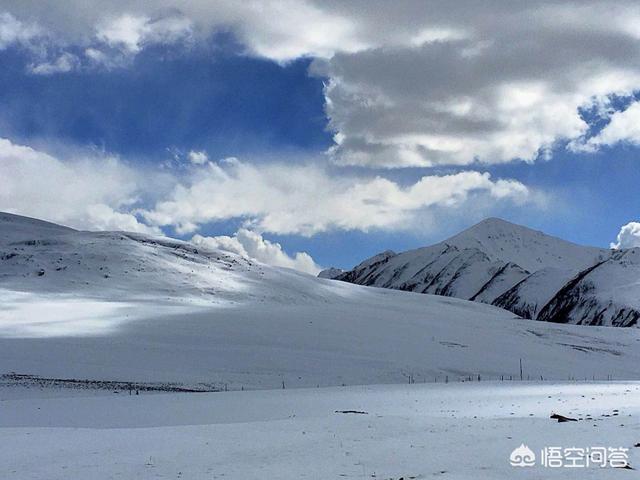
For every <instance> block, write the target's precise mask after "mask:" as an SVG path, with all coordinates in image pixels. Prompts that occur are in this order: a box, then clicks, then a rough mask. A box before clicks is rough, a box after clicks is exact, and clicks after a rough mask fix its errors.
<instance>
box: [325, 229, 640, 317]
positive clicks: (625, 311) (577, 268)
mask: <svg viewBox="0 0 640 480" xmlns="http://www.w3.org/2000/svg"><path fill="white" fill-rule="evenodd" d="M612 255H613V254H612V252H611V251H610V250H606V249H600V248H594V247H583V246H580V245H576V244H573V243H570V242H566V241H564V240H561V239H558V238H555V237H552V236H549V235H545V234H544V233H542V232H538V231H535V230H531V229H529V228H526V227H522V226H519V225H515V224H512V223H509V222H506V221H504V220H500V219H495V218H490V219H487V220H484V221H482V222H480V223H478V224H477V225H474V226H473V227H471V228H469V229H467V230H465V231H463V232H461V233H459V234H457V235H455V236H453V237H451V238H449V239H447V240H445V241H443V242H440V243H438V244H436V245H433V246H430V247H423V248H419V249H416V250H410V251H407V252H403V253H400V254H395V253H393V252H391V253H390V252H384V253H383V254H379V255H376V256H374V257H372V258H371V259H368V260H365V261H364V262H363V263H361V264H360V265H358V266H356V267H355V268H354V269H353V270H351V271H348V272H345V273H343V274H342V275H339V276H338V277H336V279H337V280H342V281H346V282H351V283H357V284H360V285H369V286H377V287H383V288H392V289H398V290H408V291H412V292H418V293H432V294H435V295H444V296H452V297H457V298H464V299H468V300H472V301H477V302H483V303H491V304H493V305H495V306H499V307H501V308H504V309H507V310H509V311H511V312H514V313H516V314H517V315H520V316H522V317H524V318H530V319H539V320H547V321H553V322H555V323H575V324H586V325H613V326H632V325H635V324H637V323H638V317H639V316H640V309H639V308H638V306H637V305H636V302H635V298H636V297H637V296H638V295H635V292H637V293H639V294H640V287H638V284H637V280H638V279H640V272H638V271H637V270H636V269H635V266H630V264H629V261H626V263H624V266H623V264H621V263H620V262H621V260H616V258H618V257H617V256H616V255H618V256H619V254H615V255H613V256H612ZM623 256H624V255H623ZM620 258H622V257H620ZM602 262H605V263H602ZM600 264H602V267H600V268H599V269H598V270H597V273H595V272H594V273H593V274H592V275H591V276H590V277H589V279H588V280H585V281H584V282H582V283H579V285H578V288H580V289H581V291H582V292H583V293H582V294H578V293H576V291H575V290H570V289H568V288H566V286H567V285H569V283H570V282H571V281H572V280H573V279H574V278H575V277H576V276H578V275H579V274H580V273H581V272H583V271H585V270H588V269H591V268H592V267H594V266H596V265H600ZM623 272H624V273H623ZM596 274H597V275H598V278H597V280H591V278H592V277H593V276H594V275H596ZM621 275H622V276H623V277H624V278H625V280H624V285H618V284H617V283H616V282H618V280H619V279H620V278H622V277H621ZM585 282H589V283H588V284H585ZM614 286H616V287H615V288H614ZM618 287H619V288H623V290H624V292H627V293H624V294H622V293H621V292H620V291H619V288H618ZM587 290H588V291H589V292H591V293H590V294H589V296H588V298H585V296H584V292H585V291H587ZM560 292H563V296H562V297H558V294H559V293H560ZM605 292H609V293H605ZM629 292H630V293H629ZM567 295H569V297H568V296H567ZM634 295H635V296H634ZM542 312H544V315H543V314H542Z"/></svg>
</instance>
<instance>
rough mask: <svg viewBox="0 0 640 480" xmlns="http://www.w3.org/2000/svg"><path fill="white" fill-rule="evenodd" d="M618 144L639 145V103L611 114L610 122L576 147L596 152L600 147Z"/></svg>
mask: <svg viewBox="0 0 640 480" xmlns="http://www.w3.org/2000/svg"><path fill="white" fill-rule="evenodd" d="M620 142H627V143H631V144H634V145H640V102H636V103H633V104H632V105H631V106H629V108H627V109H626V110H623V111H618V112H613V113H612V114H611V115H610V122H609V123H608V124H607V125H606V126H605V127H604V128H603V129H602V130H601V131H600V132H599V133H598V134H597V135H595V136H594V137H591V138H590V139H589V140H588V141H586V142H585V143H584V144H582V145H578V149H580V147H582V149H583V150H596V149H597V148H598V147H600V146H603V145H615V144H617V143H620Z"/></svg>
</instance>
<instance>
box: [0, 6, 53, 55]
mask: <svg viewBox="0 0 640 480" xmlns="http://www.w3.org/2000/svg"><path fill="white" fill-rule="evenodd" d="M42 33H43V32H42V30H41V28H40V27H39V26H38V25H36V24H34V23H25V22H21V21H20V20H18V19H17V18H16V17H14V16H13V15H11V14H10V13H8V12H0V50H4V49H5V48H7V47H9V46H10V45H13V44H21V45H29V44H30V43H31V42H32V41H33V40H34V39H36V38H37V37H39V36H40V35H42Z"/></svg>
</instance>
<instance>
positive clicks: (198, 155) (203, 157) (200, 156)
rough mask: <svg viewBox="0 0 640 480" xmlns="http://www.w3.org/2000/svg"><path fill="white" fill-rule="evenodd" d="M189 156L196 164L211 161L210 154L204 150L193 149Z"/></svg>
mask: <svg viewBox="0 0 640 480" xmlns="http://www.w3.org/2000/svg"><path fill="white" fill-rule="evenodd" d="M188 157H189V161H190V162H191V163H193V164H195V165H204V164H205V163H207V162H208V161H209V156H208V155H207V152H204V151H196V150H191V151H190V152H189V155H188Z"/></svg>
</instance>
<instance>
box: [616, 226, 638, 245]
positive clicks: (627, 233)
mask: <svg viewBox="0 0 640 480" xmlns="http://www.w3.org/2000/svg"><path fill="white" fill-rule="evenodd" d="M633 247H640V223H638V222H629V223H627V224H626V225H624V226H623V227H622V228H621V229H620V232H619V233H618V237H617V239H616V241H615V242H613V243H611V248H615V249H620V248H633Z"/></svg>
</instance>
